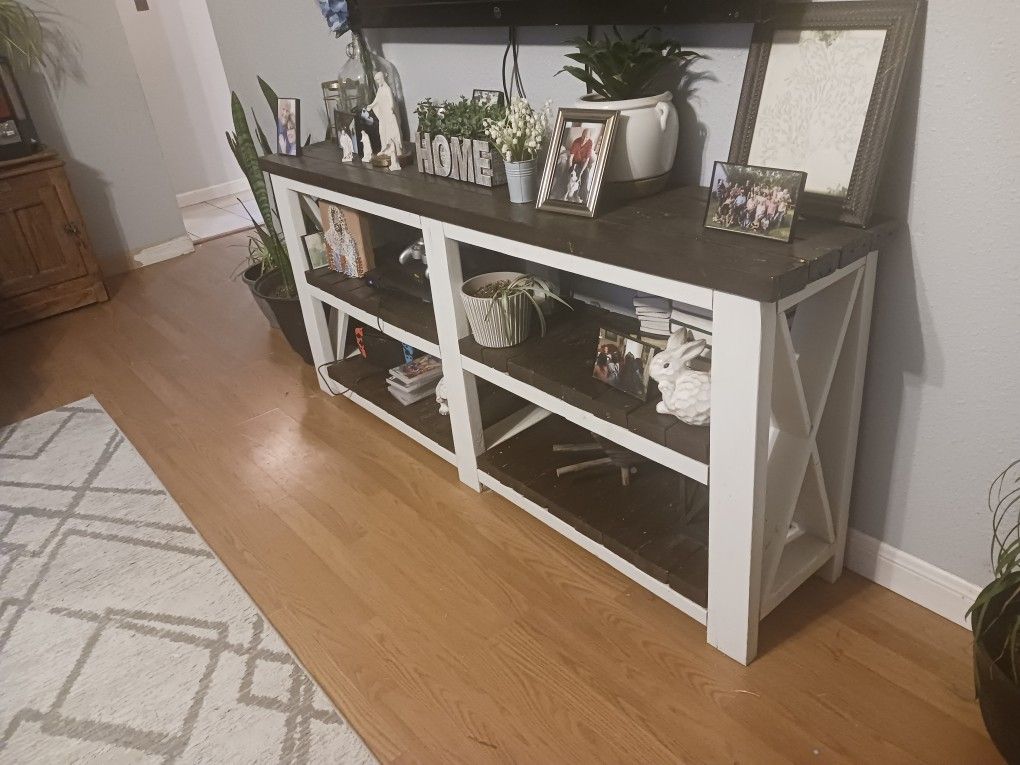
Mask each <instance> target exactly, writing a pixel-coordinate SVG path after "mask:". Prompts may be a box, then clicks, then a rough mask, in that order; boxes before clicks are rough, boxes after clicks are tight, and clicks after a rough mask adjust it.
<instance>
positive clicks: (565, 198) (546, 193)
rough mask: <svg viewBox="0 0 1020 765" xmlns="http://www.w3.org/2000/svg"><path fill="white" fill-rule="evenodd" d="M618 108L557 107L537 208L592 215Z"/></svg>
mask: <svg viewBox="0 0 1020 765" xmlns="http://www.w3.org/2000/svg"><path fill="white" fill-rule="evenodd" d="M619 117H620V113H619V112H618V111H609V110H602V109H560V110H559V112H558V113H557V115H556V125H555V127H554V128H553V132H552V140H550V142H549V151H548V153H547V155H546V159H545V167H544V169H543V171H542V182H541V184H540V185H539V189H538V201H537V203H536V205H535V206H536V207H537V208H538V209H539V210H546V211H549V212H559V213H566V214H568V215H580V216H583V217H586V218H594V217H595V213H596V211H597V209H598V203H599V197H600V196H601V192H602V180H603V177H604V176H605V172H606V163H607V161H608V159H609V153H610V152H611V151H612V148H613V137H614V136H615V134H616V125H617V121H618V120H619Z"/></svg>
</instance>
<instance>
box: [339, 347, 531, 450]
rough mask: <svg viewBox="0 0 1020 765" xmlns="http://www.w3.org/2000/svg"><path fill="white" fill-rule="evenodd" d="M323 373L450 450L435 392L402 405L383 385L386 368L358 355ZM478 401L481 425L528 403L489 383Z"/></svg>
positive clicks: (446, 422)
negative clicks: (419, 399) (433, 394)
mask: <svg viewBox="0 0 1020 765" xmlns="http://www.w3.org/2000/svg"><path fill="white" fill-rule="evenodd" d="M326 374H328V375H329V377H330V378H331V379H332V380H333V381H335V382H336V383H338V384H340V385H342V386H343V387H344V388H347V389H349V390H351V391H353V392H354V393H356V394H357V395H358V396H359V397H361V398H363V399H365V400H367V401H369V402H371V403H372V404H373V405H374V406H375V407H377V408H378V409H381V410H383V411H384V412H386V413H387V414H388V415H390V416H391V417H393V418H395V419H396V420H398V421H400V422H401V423H403V424H404V425H406V426H407V427H409V428H411V429H413V430H414V431H415V432H417V433H419V434H421V435H422V436H424V437H425V438H427V439H428V440H429V441H431V442H434V443H435V444H437V445H439V446H441V447H442V448H443V449H445V450H447V451H448V452H452V451H453V431H452V430H451V427H450V418H449V416H444V415H441V414H439V406H438V405H437V404H436V400H435V397H434V396H431V395H430V396H427V397H426V398H424V399H422V400H421V401H417V402H415V403H413V404H410V405H409V406H404V405H403V404H401V403H400V402H399V401H397V399H395V398H394V397H393V396H392V394H391V393H390V392H389V388H388V387H387V386H386V378H387V377H388V376H389V372H387V371H386V370H384V369H380V368H379V367H377V366H375V365H373V364H371V363H370V362H369V361H368V360H366V359H364V358H362V357H361V356H353V357H351V358H349V359H344V360H343V361H337V362H335V363H333V364H330V365H329V366H328V367H326ZM478 403H479V407H480V409H481V415H482V427H483V428H489V427H493V426H495V425H497V424H499V423H500V422H502V421H503V420H505V419H507V418H508V417H511V416H513V415H514V414H515V413H517V412H519V411H521V410H522V409H525V408H527V407H528V406H529V404H528V402H527V401H524V400H522V399H520V398H518V397H517V396H514V395H513V394H511V393H508V392H507V391H504V390H502V389H501V388H498V387H496V386H495V385H490V384H480V385H479V386H478Z"/></svg>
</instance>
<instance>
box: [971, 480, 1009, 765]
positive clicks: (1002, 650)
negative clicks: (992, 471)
mask: <svg viewBox="0 0 1020 765" xmlns="http://www.w3.org/2000/svg"><path fill="white" fill-rule="evenodd" d="M988 507H989V509H990V510H991V512H992V546H991V550H992V568H993V574H994V577H995V578H994V579H993V580H992V581H991V583H990V584H989V585H988V586H987V587H985V588H984V589H983V590H982V591H981V593H980V594H979V595H978V597H977V599H976V600H975V601H974V605H973V606H971V608H970V610H969V611H968V612H967V615H968V616H969V617H970V620H971V626H972V628H973V630H974V687H975V690H976V691H977V697H978V702H979V703H980V705H981V716H982V717H983V718H984V721H985V727H986V728H987V729H988V734H989V735H990V736H991V738H992V741H993V743H994V744H995V745H996V746H997V747H998V749H999V751H1000V752H1001V753H1002V755H1003V756H1004V757H1005V758H1006V761H1007V762H1011V763H1014V762H1015V763H1020V512H1018V508H1020V461H1017V462H1014V463H1013V464H1012V465H1010V466H1009V467H1008V468H1006V469H1005V470H1004V471H1002V473H1000V474H999V476H998V477H997V478H996V479H995V480H994V481H992V486H991V488H990V489H989V491H988Z"/></svg>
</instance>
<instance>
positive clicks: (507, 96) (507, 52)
mask: <svg viewBox="0 0 1020 765" xmlns="http://www.w3.org/2000/svg"><path fill="white" fill-rule="evenodd" d="M512 30H513V27H508V28H507V37H508V39H507V43H506V50H504V51H503V66H502V67H500V74H501V75H502V77H503V98H504V99H505V100H506V102H507V103H508V104H509V103H510V90H509V88H507V86H506V60H507V57H508V56H509V55H510V39H509V38H510V36H511V35H512V34H513V32H512Z"/></svg>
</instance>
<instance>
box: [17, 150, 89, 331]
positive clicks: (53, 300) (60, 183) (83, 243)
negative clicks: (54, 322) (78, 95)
mask: <svg viewBox="0 0 1020 765" xmlns="http://www.w3.org/2000/svg"><path fill="white" fill-rule="evenodd" d="M106 299H107V294H106V287H104V286H103V281H102V277H101V275H100V273H99V266H98V264H97V263H96V259H95V256H94V255H93V254H92V248H91V246H90V245H89V240H88V236H87V234H86V233H85V224H84V223H83V222H82V218H81V213H80V212H79V211H78V205H77V204H76V203H75V200H74V195H73V194H72V193H71V187H70V185H69V184H68V182H67V175H66V174H65V173H64V162H63V160H61V159H60V158H59V157H58V156H57V155H56V153H55V152H52V151H43V152H40V153H38V154H35V155H33V156H31V157H25V158H23V159H18V160H13V161H11V162H0V329H6V328H9V327H16V326H18V325H19V324H26V323H28V322H30V321H35V320H36V319H42V318H45V317H47V316H53V315H54V314H57V313H63V312H64V311H70V310H71V309H73V308H79V307H81V306H84V305H89V304H91V303H97V302H101V301H104V300H106Z"/></svg>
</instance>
